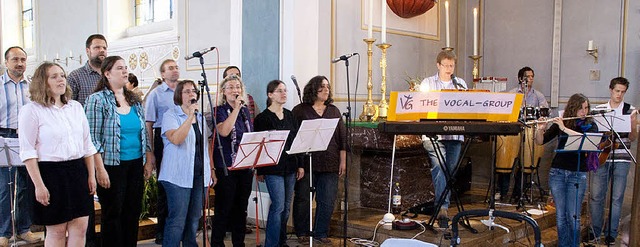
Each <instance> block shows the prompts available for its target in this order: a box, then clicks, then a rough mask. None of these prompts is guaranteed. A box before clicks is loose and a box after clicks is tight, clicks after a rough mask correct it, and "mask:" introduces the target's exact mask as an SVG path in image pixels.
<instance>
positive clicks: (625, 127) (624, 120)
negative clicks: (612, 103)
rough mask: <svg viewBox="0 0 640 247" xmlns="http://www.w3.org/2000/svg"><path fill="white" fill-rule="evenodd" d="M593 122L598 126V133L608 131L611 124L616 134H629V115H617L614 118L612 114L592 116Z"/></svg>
mask: <svg viewBox="0 0 640 247" xmlns="http://www.w3.org/2000/svg"><path fill="white" fill-rule="evenodd" d="M605 118H606V119H605ZM593 121H594V122H596V124H597V125H598V131H609V130H610V129H611V126H609V124H613V129H614V130H615V131H616V132H618V133H629V132H631V115H617V116H614V115H613V112H612V113H609V114H605V116H604V117H603V116H602V115H599V116H594V117H593Z"/></svg>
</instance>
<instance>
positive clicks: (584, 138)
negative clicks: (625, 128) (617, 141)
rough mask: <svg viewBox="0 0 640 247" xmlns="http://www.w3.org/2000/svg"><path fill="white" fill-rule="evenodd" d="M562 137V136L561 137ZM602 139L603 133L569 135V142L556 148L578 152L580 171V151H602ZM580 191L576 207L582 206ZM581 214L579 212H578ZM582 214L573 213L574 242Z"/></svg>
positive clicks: (559, 151)
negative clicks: (599, 145) (600, 146)
mask: <svg viewBox="0 0 640 247" xmlns="http://www.w3.org/2000/svg"><path fill="white" fill-rule="evenodd" d="M559 138H562V137H559ZM601 139H602V133H582V134H580V135H569V136H567V142H566V143H565V145H564V148H563V149H560V148H559V149H556V153H576V154H578V162H577V164H576V172H579V171H580V155H579V154H580V153H591V152H596V153H597V152H602V150H599V149H598V144H599V143H600V140H601ZM575 186H576V190H577V189H579V188H578V186H580V185H579V184H577V183H576V184H575ZM578 199H579V198H578V193H576V200H575V201H576V202H575V206H574V207H575V209H578V207H580V204H581V203H582V202H581V201H579V200H578ZM576 211H577V210H576ZM577 213H578V214H579V212H577ZM579 217H580V215H573V220H574V222H573V224H574V225H575V227H576V229H574V232H573V242H574V243H577V242H578V234H579V233H580V230H579V229H580V225H578V219H580V218H579Z"/></svg>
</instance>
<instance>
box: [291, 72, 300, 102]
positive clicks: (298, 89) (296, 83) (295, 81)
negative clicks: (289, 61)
mask: <svg viewBox="0 0 640 247" xmlns="http://www.w3.org/2000/svg"><path fill="white" fill-rule="evenodd" d="M291 80H292V81H293V85H295V86H296V90H297V91H298V98H299V99H300V102H302V97H301V96H300V87H299V86H298V80H297V79H296V76H295V75H291Z"/></svg>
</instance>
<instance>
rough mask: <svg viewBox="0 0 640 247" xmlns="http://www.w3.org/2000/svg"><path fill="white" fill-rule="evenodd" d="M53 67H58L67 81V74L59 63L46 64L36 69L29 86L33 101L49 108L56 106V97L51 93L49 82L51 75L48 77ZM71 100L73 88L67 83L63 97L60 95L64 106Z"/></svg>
mask: <svg viewBox="0 0 640 247" xmlns="http://www.w3.org/2000/svg"><path fill="white" fill-rule="evenodd" d="M53 66H58V68H60V69H61V70H62V73H64V75H65V80H66V76H67V73H66V72H65V71H64V68H62V66H60V65H59V64H57V63H52V62H44V63H42V64H40V66H38V68H36V70H35V72H33V77H32V78H31V83H30V84H29V94H31V97H30V98H31V101H33V102H36V103H38V104H41V105H43V106H46V107H49V106H52V105H53V104H55V102H56V100H55V98H54V97H55V95H53V93H52V92H51V88H49V83H47V80H48V79H49V75H47V71H49V69H50V68H52V67H53ZM69 100H71V87H69V84H68V83H67V88H66V89H65V92H64V94H63V95H60V101H61V102H62V103H63V104H67V103H68V102H69Z"/></svg>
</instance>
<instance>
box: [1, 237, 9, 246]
mask: <svg viewBox="0 0 640 247" xmlns="http://www.w3.org/2000/svg"><path fill="white" fill-rule="evenodd" d="M0 247H9V238H7V237H0Z"/></svg>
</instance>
